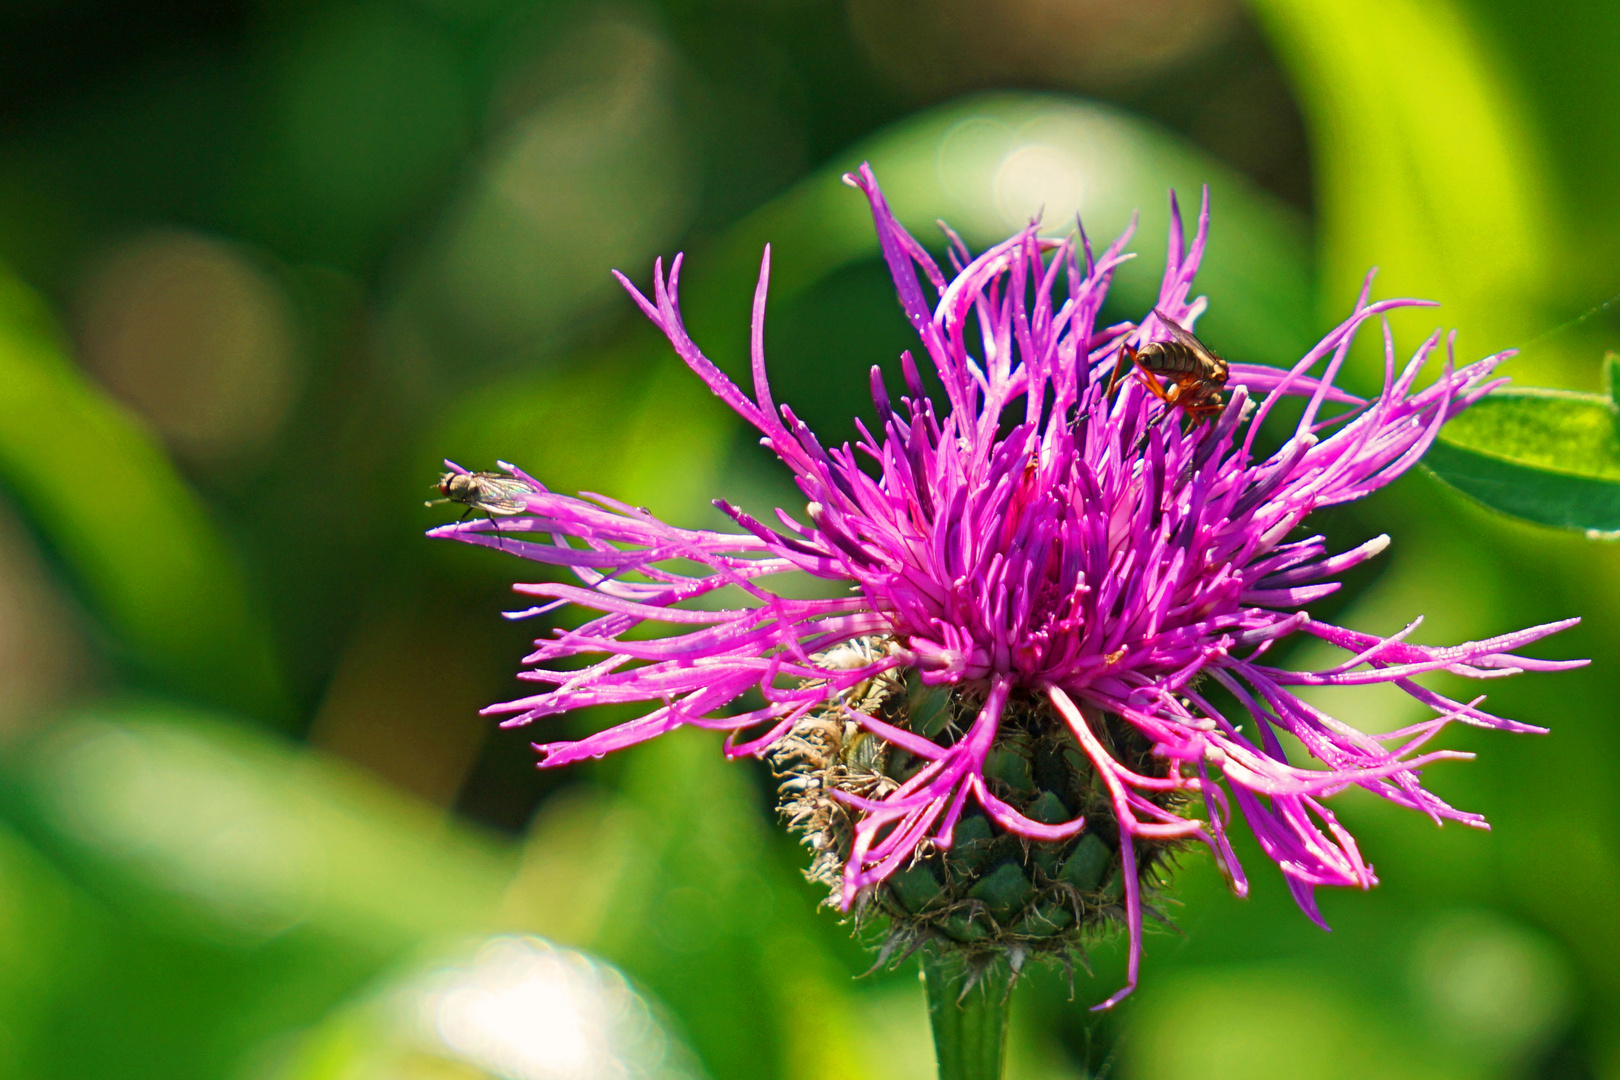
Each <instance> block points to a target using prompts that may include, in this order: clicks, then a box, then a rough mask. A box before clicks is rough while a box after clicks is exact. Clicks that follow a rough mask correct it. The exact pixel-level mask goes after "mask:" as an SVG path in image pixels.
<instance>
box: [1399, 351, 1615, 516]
mask: <svg viewBox="0 0 1620 1080" xmlns="http://www.w3.org/2000/svg"><path fill="white" fill-rule="evenodd" d="M1614 365H1615V359H1614V357H1613V356H1612V355H1611V357H1610V358H1609V360H1608V361H1607V364H1606V367H1607V369H1608V372H1609V373H1610V374H1613V370H1614ZM1616 418H1617V409H1616V405H1615V401H1614V399H1613V398H1612V397H1610V396H1608V395H1606V394H1580V393H1575V392H1573V391H1565V390H1539V389H1511V390H1499V391H1497V392H1496V393H1494V394H1491V395H1490V396H1488V397H1486V398H1484V399H1483V400H1481V401H1480V402H1478V403H1477V404H1475V405H1474V406H1473V407H1472V408H1470V409H1469V410H1468V411H1467V412H1465V413H1463V414H1462V415H1461V416H1459V417H1457V418H1456V419H1455V420H1453V421H1451V422H1450V423H1449V424H1447V425H1446V428H1445V431H1444V432H1443V435H1442V438H1441V440H1440V441H1438V442H1436V443H1435V445H1434V446H1433V447H1432V448H1431V449H1430V450H1429V452H1428V454H1426V455H1425V456H1424V459H1423V461H1424V464H1425V465H1427V466H1428V467H1429V468H1430V469H1431V470H1432V471H1433V472H1434V473H1435V475H1437V476H1439V477H1440V478H1441V479H1442V480H1444V481H1446V482H1447V483H1448V484H1451V485H1452V486H1453V487H1455V488H1457V489H1458V490H1459V491H1462V492H1464V493H1465V494H1468V495H1470V496H1472V497H1474V498H1475V499H1478V500H1479V501H1480V502H1482V503H1484V504H1485V505H1486V506H1489V507H1491V508H1492V509H1494V510H1499V511H1501V512H1503V513H1506V514H1512V515H1513V516H1515V517H1520V518H1524V519H1525V520H1527V521H1535V522H1539V523H1541V524H1543V525H1556V526H1559V527H1562V528H1570V529H1584V530H1586V531H1587V532H1589V533H1605V534H1606V533H1615V532H1617V531H1620V431H1617V428H1616Z"/></svg>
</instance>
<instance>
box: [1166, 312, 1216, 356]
mask: <svg viewBox="0 0 1620 1080" xmlns="http://www.w3.org/2000/svg"><path fill="white" fill-rule="evenodd" d="M1153 314H1155V315H1157V316H1158V317H1159V321H1160V322H1162V323H1164V328H1165V329H1166V330H1168V331H1170V336H1171V337H1172V338H1174V339H1175V340H1176V342H1177V343H1178V344H1180V345H1181V346H1182V347H1184V348H1187V349H1190V350H1192V354H1193V355H1194V356H1197V357H1199V358H1200V359H1208V360H1219V359H1220V358H1219V357H1217V356H1216V355H1215V354H1214V352H1212V351H1211V350H1210V347H1209V346H1208V345H1205V344H1204V343H1203V342H1202V341H1199V340H1198V339H1197V338H1196V337H1194V336H1193V334H1192V331H1190V330H1187V329H1184V328H1183V327H1182V325H1181V324H1180V323H1178V322H1176V321H1175V320H1174V319H1172V318H1170V316H1168V315H1166V314H1165V313H1164V312H1162V311H1160V310H1159V309H1158V308H1154V309H1153Z"/></svg>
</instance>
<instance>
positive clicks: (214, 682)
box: [0, 271, 288, 718]
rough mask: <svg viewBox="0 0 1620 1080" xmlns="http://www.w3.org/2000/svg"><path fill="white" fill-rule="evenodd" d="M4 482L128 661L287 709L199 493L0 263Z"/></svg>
mask: <svg viewBox="0 0 1620 1080" xmlns="http://www.w3.org/2000/svg"><path fill="white" fill-rule="evenodd" d="M0 485H3V486H4V487H5V489H6V492H7V494H8V495H9V496H10V497H11V499H12V500H13V502H14V504H15V505H16V506H17V507H18V508H19V509H20V510H21V511H22V512H23V514H24V515H25V516H26V517H27V519H28V521H29V522H30V524H31V525H32V526H33V527H34V528H35V529H36V530H37V531H38V533H39V534H40V536H41V537H42V538H43V540H44V542H45V544H46V546H47V547H48V548H49V549H50V550H51V552H52V554H53V555H54V556H55V557H56V558H58V559H60V560H61V562H62V564H63V565H64V567H65V568H66V570H67V572H68V574H69V576H70V579H71V581H72V584H73V585H74V587H75V588H76V589H77V590H78V592H79V593H80V595H81V596H82V597H83V598H84V600H85V602H86V605H87V606H88V607H89V608H90V609H91V611H92V613H93V614H95V616H96V617H97V618H98V619H99V620H100V621H101V622H102V624H103V625H104V626H105V627H106V629H107V630H108V632H109V633H110V635H111V636H112V638H113V640H114V641H115V642H116V644H117V645H118V646H119V647H120V648H121V649H122V650H123V651H124V652H125V653H126V654H127V657H128V658H129V659H130V660H131V661H133V663H134V664H135V666H136V667H138V668H140V669H142V670H144V671H145V672H146V673H147V674H148V675H149V676H150V677H152V678H154V679H156V681H157V682H158V683H159V684H161V685H163V686H165V687H167V688H168V689H170V690H172V691H174V692H177V693H180V694H184V695H186V696H187V697H191V698H194V699H198V700H201V701H205V702H210V703H214V704H219V705H226V706H232V707H235V708H239V709H241V710H243V711H246V712H249V713H251V714H253V715H256V716H260V717H274V718H281V717H283V716H285V715H286V713H287V712H288V707H287V703H286V696H285V692H284V690H283V688H282V684H281V682H280V679H279V676H278V674H277V671H276V666H275V663H274V661H273V659H272V653H271V645H270V635H269V631H268V627H267V625H266V624H265V622H264V621H263V619H262V618H261V617H260V615H259V613H258V612H257V611H256V610H255V609H254V607H253V605H252V604H251V603H250V601H249V598H248V590H247V588H246V586H245V584H244V582H243V581H242V577H241V574H240V571H239V569H238V568H237V566H236V565H235V563H234V560H233V559H232V556H231V553H230V551H229V549H228V548H227V546H226V544H225V542H224V541H223V540H222V538H221V537H220V535H219V534H218V532H217V531H216V530H215V528H214V526H213V524H212V523H211V522H210V521H209V519H208V516H207V514H206V512H205V511H204V509H203V507H202V504H201V502H200V501H199V500H198V499H197V497H196V495H195V494H194V493H193V492H192V491H191V489H190V488H188V487H187V486H186V483H185V481H183V480H182V479H181V478H180V476H179V475H178V474H177V473H176V472H175V470H174V467H173V465H172V464H171V463H170V462H169V460H168V458H167V457H166V456H165V455H164V453H163V451H162V450H161V449H160V448H159V447H158V446H157V444H156V443H155V442H154V441H153V440H152V438H151V437H150V436H149V435H148V434H147V433H146V432H145V431H144V430H142V429H141V428H140V427H139V425H137V424H136V423H135V422H134V421H132V420H131V419H130V417H129V416H127V415H126V414H125V413H124V412H123V410H122V409H120V408H119V407H118V406H117V405H115V404H114V403H113V402H112V401H110V400H109V399H108V398H107V397H105V396H104V395H103V394H102V393H101V392H100V391H99V390H97V389H96V388H95V387H94V386H92V385H91V384H90V383H89V382H88V381H87V380H86V379H85V378H84V377H83V376H82V375H81V374H80V373H79V372H78V370H77V369H76V368H75V367H74V366H73V365H72V363H71V362H70V361H69V360H68V358H67V356H66V354H65V351H64V348H63V346H62V343H61V336H60V333H59V331H58V330H57V328H56V326H55V324H54V321H53V319H52V318H51V316H50V314H49V312H48V311H47V310H46V308H45V305H44V303H43V301H41V300H40V298H39V297H38V296H37V295H35V294H34V293H33V292H32V291H31V290H30V289H29V288H28V287H27V286H25V285H23V284H22V283H21V282H19V281H17V280H16V279H15V278H12V277H9V276H7V275H6V274H5V273H4V272H3V271H0Z"/></svg>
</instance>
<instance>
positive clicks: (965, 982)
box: [920, 948, 1012, 1080]
mask: <svg viewBox="0 0 1620 1080" xmlns="http://www.w3.org/2000/svg"><path fill="white" fill-rule="evenodd" d="M920 955H921V957H922V969H923V985H924V986H925V987H927V990H928V1021H929V1023H930V1024H932V1025H933V1028H934V1056H935V1057H936V1058H938V1060H939V1080H1001V1077H1002V1072H1003V1070H1004V1068H1005V1067H1006V1061H1007V1014H1008V1011H1009V1009H1010V1007H1011V1004H1012V972H1011V971H1010V970H1009V969H1008V967H1007V965H1006V964H1004V963H995V964H992V965H990V967H989V968H988V969H987V970H984V971H980V972H972V973H971V974H970V971H971V969H970V968H969V967H968V966H967V965H966V964H964V963H963V962H962V960H961V959H960V958H959V957H955V956H950V955H948V954H947V955H943V956H942V955H940V954H939V953H937V952H935V951H934V950H932V949H926V948H925V949H923V951H922V952H921V954H920ZM970 978H971V980H972V982H971V986H969V980H970ZM964 989H965V992H964Z"/></svg>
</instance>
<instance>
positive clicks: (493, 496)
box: [478, 473, 534, 514]
mask: <svg viewBox="0 0 1620 1080" xmlns="http://www.w3.org/2000/svg"><path fill="white" fill-rule="evenodd" d="M533 494H534V488H532V487H530V486H529V485H528V484H526V483H524V482H523V481H522V480H519V479H518V478H517V477H515V476H496V475H493V474H490V473H479V474H478V506H479V508H480V509H482V510H485V511H487V512H489V513H491V514H521V513H523V511H525V510H527V509H528V508H529V503H528V496H530V495H533Z"/></svg>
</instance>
